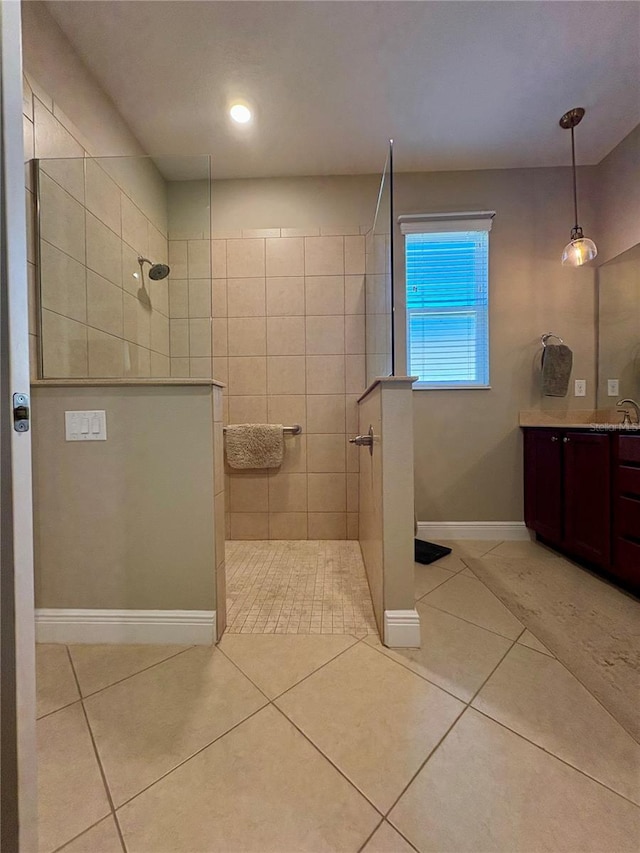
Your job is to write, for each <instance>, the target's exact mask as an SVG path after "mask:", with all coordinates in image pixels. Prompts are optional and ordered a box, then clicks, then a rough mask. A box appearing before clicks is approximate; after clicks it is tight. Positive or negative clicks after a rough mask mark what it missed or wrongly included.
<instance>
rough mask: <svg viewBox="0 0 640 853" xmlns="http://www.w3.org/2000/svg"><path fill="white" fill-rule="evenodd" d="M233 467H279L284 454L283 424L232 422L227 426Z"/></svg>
mask: <svg viewBox="0 0 640 853" xmlns="http://www.w3.org/2000/svg"><path fill="white" fill-rule="evenodd" d="M225 437H226V448H227V462H228V463H229V466H230V467H231V468H278V467H279V466H280V465H282V457H283V455H284V432H283V427H282V424H232V425H231V426H228V427H226V428H225Z"/></svg>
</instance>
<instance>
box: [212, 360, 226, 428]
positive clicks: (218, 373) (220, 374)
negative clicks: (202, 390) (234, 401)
mask: <svg viewBox="0 0 640 853" xmlns="http://www.w3.org/2000/svg"><path fill="white" fill-rule="evenodd" d="M213 377H214V379H217V380H218V382H223V383H224V384H225V385H226V386H227V387H226V388H225V395H224V404H225V406H227V407H228V401H229V398H228V397H227V394H228V392H229V359H228V358H223V357H220V356H217V357H215V358H214V359H213ZM228 421H229V418H228V417H227V419H226V420H225V423H228Z"/></svg>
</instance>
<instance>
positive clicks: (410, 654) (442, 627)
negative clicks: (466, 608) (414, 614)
mask: <svg viewBox="0 0 640 853" xmlns="http://www.w3.org/2000/svg"><path fill="white" fill-rule="evenodd" d="M417 609H418V613H419V614H420V648H419V649H388V648H386V646H383V645H382V644H381V643H380V641H379V640H378V638H377V637H367V639H366V640H365V642H366V643H368V644H369V645H371V646H374V647H375V648H377V649H379V650H380V651H382V652H384V654H385V655H388V657H390V658H392V659H393V660H397V661H399V662H400V663H402V664H404V665H405V666H407V667H409V669H412V670H413V671H414V672H417V673H418V674H419V675H421V676H423V677H424V678H427V679H428V680H429V681H432V682H433V683H434V684H437V685H438V686H439V687H442V688H444V690H448V691H449V692H450V693H453V694H454V696H457V697H458V698H459V699H462V700H463V701H464V702H468V701H470V699H471V698H472V696H473V695H474V693H475V692H476V691H477V690H478V689H479V688H480V687H481V686H482V684H483V683H484V681H485V680H486V679H487V678H488V676H489V675H490V673H491V672H492V671H493V669H494V668H495V667H496V666H497V665H498V663H499V662H500V660H501V659H502V657H503V656H504V655H505V654H506V652H507V650H508V649H509V647H510V646H511V640H507V639H506V638H505V637H499V636H498V635H497V634H494V633H493V632H492V631H486V630H485V629H484V628H479V627H478V626H477V625H471V624H470V623H469V622H465V621H464V620H463V619H458V617H457V616H451V615H450V614H449V613H444V612H443V611H442V610H436V609H435V608H434V607H428V606H427V605H425V604H423V603H422V602H418V605H417Z"/></svg>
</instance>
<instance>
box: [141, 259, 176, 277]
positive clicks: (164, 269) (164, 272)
mask: <svg viewBox="0 0 640 853" xmlns="http://www.w3.org/2000/svg"><path fill="white" fill-rule="evenodd" d="M138 263H139V264H140V269H142V264H149V278H150V279H151V280H152V281H160V280H161V279H163V278H166V277H167V276H168V275H169V273H170V272H171V270H170V269H169V267H168V266H167V265H166V264H154V263H153V261H150V260H149V258H143V257H142V255H141V256H140V257H139V258H138Z"/></svg>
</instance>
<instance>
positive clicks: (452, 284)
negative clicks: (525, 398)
mask: <svg viewBox="0 0 640 853" xmlns="http://www.w3.org/2000/svg"><path fill="white" fill-rule="evenodd" d="M493 215H494V214H493V212H491V211H481V212H480V213H466V214H446V215H439V216H401V217H400V226H401V229H402V232H403V234H404V235H405V262H406V264H405V266H406V291H407V299H406V303H407V368H408V369H407V372H408V374H409V375H411V376H419V377H420V378H419V380H418V382H417V383H416V386H415V387H418V388H488V387H489V231H490V229H491V220H492V217H493Z"/></svg>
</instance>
